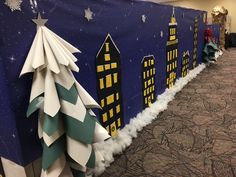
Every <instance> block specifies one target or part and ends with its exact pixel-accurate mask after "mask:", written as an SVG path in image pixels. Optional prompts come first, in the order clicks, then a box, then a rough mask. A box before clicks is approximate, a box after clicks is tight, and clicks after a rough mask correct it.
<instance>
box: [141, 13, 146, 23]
mask: <svg viewBox="0 0 236 177" xmlns="http://www.w3.org/2000/svg"><path fill="white" fill-rule="evenodd" d="M146 20H147V16H146V15H144V14H143V15H142V22H143V23H145V22H146Z"/></svg>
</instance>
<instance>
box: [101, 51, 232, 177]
mask: <svg viewBox="0 0 236 177" xmlns="http://www.w3.org/2000/svg"><path fill="white" fill-rule="evenodd" d="M101 177H236V49H229V50H228V51H225V53H224V55H223V56H222V57H221V58H220V59H219V60H218V62H217V63H216V64H212V65H210V66H209V67H207V68H206V69H205V70H204V71H203V72H202V73H201V74H199V75H198V76H197V78H195V79H194V80H192V81H191V82H190V83H189V84H188V85H187V86H186V87H185V88H184V89H183V90H182V91H180V92H179V93H177V95H176V97H175V99H174V100H173V101H172V102H170V104H169V106H168V109H167V110H166V111H164V112H162V113H160V114H159V115H158V117H157V119H156V120H155V121H153V123H152V124H150V125H148V126H146V127H145V128H144V129H143V130H142V131H141V132H139V134H138V138H136V139H134V140H133V143H132V144H131V146H130V147H128V148H127V149H126V150H125V151H124V152H123V154H122V155H119V156H116V157H115V162H114V163H112V165H111V166H110V167H108V168H107V169H106V171H105V172H104V173H103V175H101Z"/></svg>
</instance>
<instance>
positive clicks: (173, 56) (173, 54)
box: [173, 50, 175, 58]
mask: <svg viewBox="0 0 236 177" xmlns="http://www.w3.org/2000/svg"><path fill="white" fill-rule="evenodd" d="M173 58H175V50H173Z"/></svg>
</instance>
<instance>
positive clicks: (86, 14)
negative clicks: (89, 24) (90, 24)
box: [84, 8, 93, 21]
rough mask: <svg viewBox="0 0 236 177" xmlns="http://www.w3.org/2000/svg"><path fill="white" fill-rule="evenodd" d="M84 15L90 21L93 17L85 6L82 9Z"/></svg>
mask: <svg viewBox="0 0 236 177" xmlns="http://www.w3.org/2000/svg"><path fill="white" fill-rule="evenodd" d="M84 17H85V18H86V19H87V20H88V21H90V20H92V19H93V12H92V11H91V10H90V8H87V9H85V10H84Z"/></svg>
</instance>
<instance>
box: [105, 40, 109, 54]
mask: <svg viewBox="0 0 236 177" xmlns="http://www.w3.org/2000/svg"><path fill="white" fill-rule="evenodd" d="M105 44H106V52H109V43H108V42H107V43H105Z"/></svg>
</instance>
